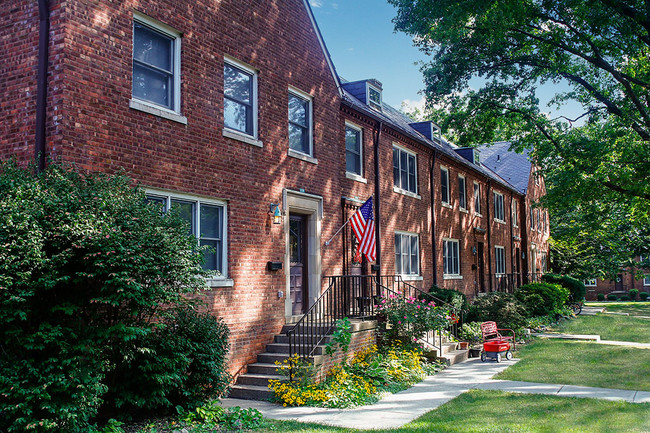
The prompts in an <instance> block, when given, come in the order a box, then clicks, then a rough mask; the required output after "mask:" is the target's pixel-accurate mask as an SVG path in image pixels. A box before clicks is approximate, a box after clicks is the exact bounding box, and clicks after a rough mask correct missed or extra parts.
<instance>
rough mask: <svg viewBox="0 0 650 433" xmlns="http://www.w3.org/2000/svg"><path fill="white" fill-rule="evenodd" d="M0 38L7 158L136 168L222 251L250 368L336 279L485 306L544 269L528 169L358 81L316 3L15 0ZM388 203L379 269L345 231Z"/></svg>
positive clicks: (218, 267) (236, 338)
mask: <svg viewBox="0 0 650 433" xmlns="http://www.w3.org/2000/svg"><path fill="white" fill-rule="evenodd" d="M48 3H49V4H48ZM39 6H40V7H39ZM39 13H40V18H39ZM39 22H40V24H41V25H40V30H39ZM0 23H1V25H0V52H2V53H3V62H2V63H1V64H0V77H2V78H0V111H1V113H2V117H3V122H2V123H1V124H0V158H3V159H5V158H8V157H10V156H13V157H15V158H17V159H18V160H19V161H21V162H27V161H31V160H33V158H34V155H35V154H39V152H40V155H41V156H45V157H47V158H51V159H53V160H56V161H64V162H68V163H74V164H75V165H76V166H77V167H79V168H81V169H84V170H93V171H102V172H106V173H114V172H116V171H118V170H125V171H126V173H127V174H128V175H130V176H131V177H132V178H133V179H134V180H135V181H136V182H138V183H140V184H141V185H142V186H144V187H145V188H146V189H147V192H148V195H149V197H150V199H151V200H152V201H157V202H159V203H161V205H162V206H164V207H165V208H170V207H172V206H176V207H178V208H180V209H181V211H182V213H183V214H184V215H185V216H186V218H187V220H188V222H190V224H191V227H192V230H193V232H194V233H195V234H196V235H197V237H198V238H199V239H200V242H201V243H202V244H204V245H210V246H212V247H213V248H214V251H215V252H214V253H213V254H210V255H209V256H208V257H207V259H206V264H205V266H206V268H208V269H211V270H214V271H215V275H214V278H212V279H210V280H208V281H207V285H208V288H207V290H206V291H205V292H204V294H203V297H204V298H205V300H206V302H207V305H208V308H209V309H210V311H212V312H214V313H215V314H217V315H219V316H222V317H224V319H225V320H226V322H227V324H228V325H229V327H230V329H231V331H232V341H231V347H232V350H231V351H232V354H231V360H230V361H231V370H232V372H233V373H238V372H240V371H243V369H244V368H245V366H246V365H247V364H248V363H250V362H252V361H253V360H254V359H255V357H256V355H257V354H258V353H260V352H262V351H263V349H264V347H265V346H266V344H267V343H269V342H270V341H271V340H272V339H273V336H274V335H275V334H277V333H278V332H280V330H281V329H282V327H283V325H285V324H286V323H291V322H293V321H295V320H296V319H297V318H299V317H301V315H302V314H303V313H304V312H305V311H306V310H307V308H308V307H309V306H310V305H312V304H313V303H314V301H315V300H316V299H317V298H318V297H319V295H320V294H321V293H322V291H323V288H324V283H323V281H324V278H323V277H325V276H336V275H368V274H371V273H373V272H376V273H378V274H380V275H382V276H393V275H398V276H401V278H402V279H403V280H405V281H407V282H409V283H410V284H413V285H414V286H417V287H419V288H421V289H424V290H427V289H428V288H429V287H431V285H432V284H436V285H438V286H442V287H446V288H453V289H456V290H459V291H462V292H464V293H466V294H467V295H469V296H470V297H472V296H476V295H479V294H480V293H484V292H489V291H495V290H512V289H513V288H514V287H515V286H516V285H519V284H522V283H524V282H527V281H529V280H530V279H533V278H536V276H537V274H539V273H540V272H542V271H543V270H544V269H545V257H546V254H547V244H546V240H547V238H548V217H547V214H546V212H545V211H544V210H542V209H539V208H536V207H534V205H533V203H534V202H535V200H536V199H537V198H539V197H540V196H541V195H543V194H544V184H543V179H540V178H537V177H535V176H534V166H532V165H531V164H530V162H529V161H528V159H527V157H526V155H517V154H514V153H512V152H509V151H508V145H507V143H498V144H497V145H495V146H493V147H488V148H480V149H458V148H455V147H454V146H453V145H451V144H450V143H448V142H446V141H445V140H444V139H442V138H441V137H440V136H439V135H438V129H437V127H436V125H435V124H433V123H431V122H418V123H413V122H412V121H411V120H409V119H408V118H406V117H405V116H404V115H403V114H401V113H400V112H398V111H397V110H394V109H393V108H391V107H389V106H387V105H386V104H384V103H383V102H382V99H381V92H382V85H381V83H379V82H378V81H376V80H362V81H355V82H346V81H344V80H342V79H340V78H339V77H338V76H337V74H336V71H335V68H334V65H333V64H332V62H331V59H330V57H329V54H328V52H327V49H326V47H325V44H324V42H323V40H322V37H321V35H320V32H319V30H318V27H317V25H316V23H315V21H314V17H313V15H312V13H311V10H310V8H309V6H308V3H307V1H306V0H282V1H279V0H274V1H268V2H253V1H249V0H243V1H242V0H238V1H234V0H224V1H221V2H185V1H172V0H155V1H153V0H151V1H145V0H131V1H128V2H113V1H109V0H95V1H87V0H69V1H63V0H49V2H48V1H45V0H41V1H40V2H37V1H34V0H30V1H27V0H15V1H14V2H12V4H11V5H9V6H7V7H5V8H4V9H3V11H2V12H0ZM48 25H49V31H47V30H45V31H44V30H43V29H47V26H48ZM43 35H47V36H49V37H48V38H43ZM39 36H41V39H40V40H39ZM44 47H47V48H48V49H49V52H45V51H44V50H43V48H44ZM39 59H41V60H43V59H44V60H45V62H41V63H40V67H39ZM44 66H47V68H45V67H44ZM45 73H46V75H45ZM39 77H40V79H39ZM45 85H47V87H45ZM44 90H46V92H45V93H43V91H44ZM39 92H40V93H41V94H43V95H44V98H43V99H42V100H40V101H42V102H39V98H38V95H39ZM39 119H40V120H39ZM35 131H37V133H36V138H35ZM39 134H40V136H41V138H40V139H39V137H38V136H39ZM34 143H36V144H34ZM41 150H42V151H41ZM495 158H496V162H495V163H494V164H491V161H493V159H495ZM371 195H374V200H375V210H376V215H377V216H376V220H377V226H378V233H379V236H378V238H377V240H378V248H377V249H378V259H377V262H376V263H375V264H374V266H371V265H373V264H369V263H367V262H365V261H364V260H361V261H359V260H355V259H356V258H355V254H354V249H355V244H354V239H353V236H352V235H351V232H350V230H349V227H346V228H345V229H344V230H342V232H341V234H339V235H336V233H337V230H338V229H339V228H340V227H341V226H342V225H343V224H344V223H345V221H346V220H347V218H348V217H349V216H350V215H352V214H353V213H354V212H355V211H356V209H358V207H359V206H360V205H361V204H362V203H363V202H364V201H365V200H366V199H367V198H368V197H369V196H371ZM276 212H277V213H278V214H279V215H278V216H279V218H278V219H279V224H274V221H273V219H274V218H273V217H274V214H275V213H276ZM330 239H331V242H330Z"/></svg>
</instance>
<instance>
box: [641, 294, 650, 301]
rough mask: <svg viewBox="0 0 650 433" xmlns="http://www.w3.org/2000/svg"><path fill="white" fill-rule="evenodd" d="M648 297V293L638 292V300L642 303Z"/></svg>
mask: <svg viewBox="0 0 650 433" xmlns="http://www.w3.org/2000/svg"><path fill="white" fill-rule="evenodd" d="M649 296H650V293H648V292H639V299H641V300H642V301H646V300H647V299H648V297H649Z"/></svg>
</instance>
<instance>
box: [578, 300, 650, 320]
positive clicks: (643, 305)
mask: <svg viewBox="0 0 650 433" xmlns="http://www.w3.org/2000/svg"><path fill="white" fill-rule="evenodd" d="M587 306H588V307H605V308H607V311H609V312H612V313H629V314H630V315H631V316H648V317H650V302H588V303H587Z"/></svg>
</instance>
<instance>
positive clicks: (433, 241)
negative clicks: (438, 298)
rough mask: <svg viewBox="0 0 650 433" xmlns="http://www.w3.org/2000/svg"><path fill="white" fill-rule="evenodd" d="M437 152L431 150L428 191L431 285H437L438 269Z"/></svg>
mask: <svg viewBox="0 0 650 433" xmlns="http://www.w3.org/2000/svg"><path fill="white" fill-rule="evenodd" d="M437 154H438V151H437V150H436V149H433V154H431V158H430V159H431V171H430V173H429V191H430V192H431V254H432V258H431V261H432V264H433V285H434V286H437V285H438V267H437V261H436V258H437V255H436V253H437V248H436V243H437V241H436V206H435V203H436V202H435V194H434V176H435V167H436V156H437Z"/></svg>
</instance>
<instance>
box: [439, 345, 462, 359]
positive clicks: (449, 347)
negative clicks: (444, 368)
mask: <svg viewBox="0 0 650 433" xmlns="http://www.w3.org/2000/svg"><path fill="white" fill-rule="evenodd" d="M457 347H458V343H442V347H441V350H440V354H439V355H438V356H444V355H446V354H447V353H449V352H453V351H455V350H456V348H457Z"/></svg>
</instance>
